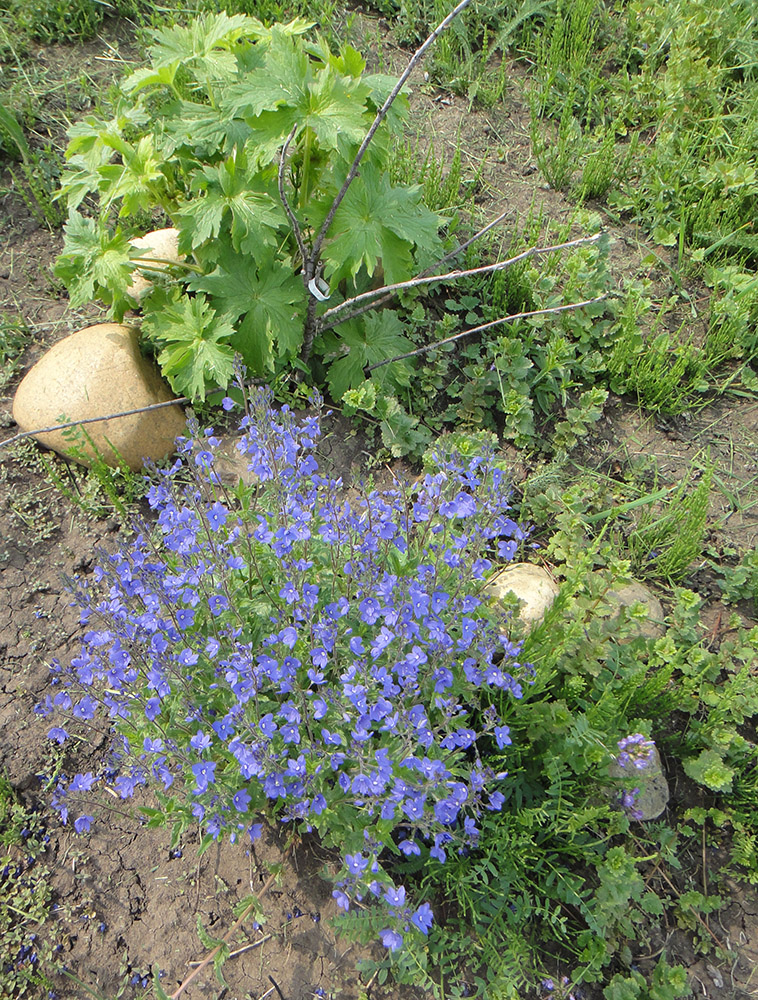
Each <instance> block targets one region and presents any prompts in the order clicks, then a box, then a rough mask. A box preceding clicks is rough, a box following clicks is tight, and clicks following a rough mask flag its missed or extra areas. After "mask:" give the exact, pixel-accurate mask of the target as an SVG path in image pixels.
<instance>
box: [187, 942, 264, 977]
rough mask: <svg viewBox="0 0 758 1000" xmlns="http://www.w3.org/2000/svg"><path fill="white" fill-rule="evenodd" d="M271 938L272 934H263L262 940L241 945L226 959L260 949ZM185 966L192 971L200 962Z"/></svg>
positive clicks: (189, 963) (188, 963)
mask: <svg viewBox="0 0 758 1000" xmlns="http://www.w3.org/2000/svg"><path fill="white" fill-rule="evenodd" d="M273 936H274V935H273V934H265V935H264V936H263V937H262V938H259V939H258V940H257V941H251V942H250V943H249V944H246V945H243V947H242V948H237V950H236V951H230V952H229V956H228V957H229V958H236V957H237V955H244V954H245V952H246V951H252V950H253V948H260V946H261V945H262V944H265V943H266V942H267V941H270V940H271V938H272V937H273ZM187 965H188V966H189V967H190V968H191V969H194V968H196V966H198V965H200V962H187Z"/></svg>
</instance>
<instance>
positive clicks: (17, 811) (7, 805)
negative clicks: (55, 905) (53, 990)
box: [0, 775, 54, 1000]
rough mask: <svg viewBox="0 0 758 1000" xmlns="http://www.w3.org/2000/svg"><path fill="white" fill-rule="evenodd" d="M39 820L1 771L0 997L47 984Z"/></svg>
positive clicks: (30, 992) (17, 997) (45, 878)
mask: <svg viewBox="0 0 758 1000" xmlns="http://www.w3.org/2000/svg"><path fill="white" fill-rule="evenodd" d="M45 839H46V838H45V834H44V830H43V829H42V828H41V826H40V822H39V818H38V817H37V816H36V815H35V814H34V813H33V812H31V811H30V810H29V809H28V807H27V806H25V805H24V804H23V803H22V802H21V800H20V799H19V798H18V796H17V795H16V793H15V792H14V790H13V788H12V787H11V785H10V783H9V782H8V780H7V778H6V777H5V776H4V775H0V996H5V997H13V998H14V1000H22V998H29V1000H33V998H36V997H39V996H40V994H41V991H42V990H43V989H44V988H49V987H50V986H51V983H50V981H49V979H48V973H49V972H51V971H52V968H53V962H54V954H53V950H52V946H51V945H50V944H49V943H48V942H47V941H46V938H45V935H44V933H43V930H44V925H45V922H46V920H47V917H48V915H49V912H50V906H51V897H52V889H51V886H50V871H49V869H48V868H47V867H46V866H45V864H44V862H43V861H42V860H41V855H42V854H43V852H44V842H45Z"/></svg>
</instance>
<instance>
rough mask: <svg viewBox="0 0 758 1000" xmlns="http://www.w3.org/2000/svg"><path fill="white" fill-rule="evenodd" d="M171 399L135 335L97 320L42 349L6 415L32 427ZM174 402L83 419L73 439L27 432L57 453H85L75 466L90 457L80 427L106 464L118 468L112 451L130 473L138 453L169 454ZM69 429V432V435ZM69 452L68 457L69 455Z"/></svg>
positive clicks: (181, 422)
mask: <svg viewBox="0 0 758 1000" xmlns="http://www.w3.org/2000/svg"><path fill="white" fill-rule="evenodd" d="M172 398H174V397H173V393H172V392H171V389H170V388H169V386H168V384H167V383H166V382H165V381H164V379H163V378H162V377H161V374H160V372H159V371H158V368H157V367H156V365H155V364H154V363H153V362H152V361H150V360H148V359H147V358H144V357H143V356H142V354H141V353H140V349H139V334H138V333H137V331H136V330H135V329H133V328H131V327H128V326H123V325H121V324H118V323H98V324H97V326H90V327H87V328H86V329H85V330H79V331H78V332H77V333H72V334H71V336H70V337H66V338H65V339H64V340H61V341H59V342H58V343H57V344H55V345H54V346H53V347H51V348H50V350H49V351H48V352H47V353H46V354H44V355H43V356H42V357H41V358H40V360H39V361H38V362H37V364H36V365H35V366H34V367H33V368H32V369H31V370H30V371H29V372H28V373H27V374H26V376H25V378H24V379H23V381H22V382H21V385H20V386H19V387H18V390H17V392H16V396H15V399H14V400H13V419H14V420H15V421H16V423H17V424H18V425H19V427H20V428H21V429H22V430H25V431H33V430H35V429H36V428H38V427H49V426H51V425H52V424H58V423H63V422H64V421H66V420H85V419H87V418H88V417H99V416H105V415H106V414H108V413H117V412H120V411H121V410H132V409H137V408H139V407H142V406H149V405H150V404H152V403H162V402H164V401H166V400H170V399H172ZM185 425H186V421H185V417H184V413H183V411H182V409H181V407H180V406H178V405H177V406H166V407H164V408H162V409H160V410H152V411H150V412H148V413H138V414H135V415H134V416H130V417H119V418H117V419H112V420H103V421H98V422H97V423H94V424H86V425H85V426H84V427H83V428H74V429H73V430H74V431H77V430H78V431H79V434H80V437H81V443H79V442H78V441H72V440H71V438H70V437H69V438H68V439H67V438H65V437H64V436H63V433H64V432H62V431H52V432H49V433H47V434H35V435H34V436H35V437H36V438H37V440H38V441H39V442H40V444H43V445H45V446H46V447H47V448H53V449H54V450H55V451H57V452H60V453H61V454H62V455H65V454H67V453H68V452H69V451H70V450H71V449H72V447H74V448H81V450H82V451H83V452H84V453H85V458H84V460H82V458H80V457H76V461H79V462H81V464H83V465H90V464H92V463H91V461H88V460H87V458H89V459H91V458H92V457H94V453H93V451H92V448H91V447H90V446H89V444H88V443H87V442H86V441H85V440H84V439H83V435H82V431H83V430H86V432H87V434H88V435H89V436H90V437H91V438H92V441H93V443H94V445H95V447H96V448H97V449H98V450H99V451H100V453H101V455H102V457H103V459H104V460H105V462H107V464H108V465H111V466H115V465H118V457H117V455H116V453H115V452H114V449H116V451H117V452H118V453H119V454H120V455H121V457H122V458H123V460H124V461H125V462H126V463H127V465H128V466H129V468H131V469H134V470H138V469H140V468H141V467H142V461H143V459H145V458H152V459H155V460H158V459H161V458H164V457H165V456H166V455H170V454H171V453H172V452H173V450H174V439H175V438H176V436H177V435H178V434H182V433H184V431H185ZM69 433H70V432H69ZM71 457H75V456H71Z"/></svg>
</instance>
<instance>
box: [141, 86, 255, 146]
mask: <svg viewBox="0 0 758 1000" xmlns="http://www.w3.org/2000/svg"><path fill="white" fill-rule="evenodd" d="M164 115H165V124H164V127H163V131H162V133H161V149H162V150H163V152H164V154H165V155H166V156H171V155H173V153H174V151H175V149H176V148H177V147H179V146H188V147H189V148H190V149H192V150H193V151H198V150H199V153H198V155H202V156H205V157H207V158H214V159H215V157H216V156H217V155H218V154H219V153H221V154H222V155H223V156H229V155H231V153H232V152H233V150H234V149H235V147H240V148H241V147H243V146H244V144H245V142H246V141H247V139H248V138H249V136H250V126H249V125H248V124H247V122H245V121H244V120H243V119H242V118H236V117H234V116H233V115H229V114H227V113H226V112H225V111H222V110H221V109H219V108H214V107H211V106H210V105H208V104H200V103H198V102H196V101H184V100H183V101H178V102H176V103H174V104H170V105H167V106H166V107H165V108H164Z"/></svg>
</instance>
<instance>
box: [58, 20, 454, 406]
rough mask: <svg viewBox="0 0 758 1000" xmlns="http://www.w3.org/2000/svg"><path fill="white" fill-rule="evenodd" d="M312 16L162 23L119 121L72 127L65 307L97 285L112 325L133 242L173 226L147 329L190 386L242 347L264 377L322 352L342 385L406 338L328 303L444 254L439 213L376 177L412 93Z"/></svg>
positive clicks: (176, 378)
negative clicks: (272, 21)
mask: <svg viewBox="0 0 758 1000" xmlns="http://www.w3.org/2000/svg"><path fill="white" fill-rule="evenodd" d="M459 6H461V7H462V6H464V5H459ZM310 27H311V26H310V25H309V24H308V23H307V22H305V21H303V20H295V21H292V22H291V23H290V24H287V25H275V26H273V27H271V28H266V27H264V26H263V25H262V24H261V23H260V22H258V21H256V20H255V19H254V18H251V17H247V16H245V15H235V16H232V17H230V16H228V15H227V14H223V13H222V14H218V15H210V16H206V17H202V18H199V19H197V20H196V21H195V22H194V23H193V24H192V25H190V26H188V27H173V28H167V29H161V30H159V31H156V32H154V34H153V44H152V45H151V46H150V49H149V65H147V66H145V67H144V68H140V69H137V70H136V71H134V72H132V73H131V74H130V75H129V76H127V77H126V79H125V80H124V81H123V82H122V83H121V85H120V87H119V91H118V97H117V100H116V104H115V108H114V114H113V117H112V118H111V119H110V120H105V119H104V118H100V117H97V116H95V115H92V116H89V117H87V118H86V119H85V120H84V121H82V122H80V123H78V124H76V125H75V126H74V127H73V128H72V130H71V134H70V138H71V141H70V145H69V148H68V152H67V158H68V168H67V170H66V172H65V174H64V176H63V180H62V197H65V199H66V200H67V203H68V209H69V221H68V224H67V227H66V243H65V247H64V251H63V253H62V255H61V257H60V258H59V260H58V262H57V265H56V273H57V275H58V276H59V277H60V278H62V280H63V281H64V282H65V283H66V285H67V286H68V289H69V292H70V295H71V300H72V303H73V304H74V305H80V304H82V303H83V302H85V301H88V300H89V299H91V298H93V297H96V298H100V299H101V300H103V301H104V302H106V303H107V304H109V305H110V306H111V310H112V314H113V316H114V317H115V318H116V319H121V318H122V317H123V315H124V313H125V312H126V311H127V310H129V309H133V308H135V307H136V306H137V304H138V303H137V295H136V290H135V286H134V285H133V283H132V282H133V273H134V270H135V268H136V267H138V266H139V264H140V257H144V256H145V254H146V251H144V250H138V249H135V247H134V246H132V245H131V244H130V242H129V240H130V238H133V237H134V236H135V235H136V234H138V233H139V232H140V231H144V229H145V228H146V227H148V224H149V223H150V222H152V224H153V225H155V224H157V223H158V222H160V224H162V225H171V226H174V227H175V228H176V229H178V232H179V236H178V249H179V253H180V255H182V256H183V258H184V263H183V264H180V265H176V266H174V267H172V268H170V269H169V270H168V271H167V272H166V273H165V275H164V276H163V277H162V278H160V280H155V281H154V283H153V285H152V287H151V289H150V291H149V294H148V295H147V297H146V298H144V299H143V300H142V302H141V307H142V310H143V316H144V318H143V324H142V329H143V332H144V333H145V334H146V336H147V338H148V340H150V341H152V342H153V343H154V345H155V346H156V348H157V349H158V352H159V355H158V360H159V362H160V364H161V366H162V368H163V371H164V374H165V375H166V376H167V377H168V378H169V380H170V381H171V383H172V385H173V387H174V389H175V390H177V391H178V392H181V393H184V394H186V395H188V396H190V397H192V398H203V397H204V395H205V393H206V391H207V390H208V388H209V387H210V386H217V385H219V384H221V385H225V384H226V383H227V382H228V379H229V377H230V375H231V372H232V362H233V358H234V354H235V352H236V353H239V354H240V355H241V356H242V359H243V361H244V362H245V364H246V365H247V366H248V369H249V370H250V371H251V372H252V373H255V374H257V375H261V376H265V377H267V378H271V377H272V376H275V375H276V374H277V373H278V372H280V371H282V370H284V369H291V368H292V366H293V365H296V366H297V365H299V366H301V367H302V366H303V365H304V364H305V363H309V365H310V364H314V365H315V366H317V369H318V370H317V372H316V374H317V376H318V377H320V378H323V379H325V381H326V382H327V384H328V385H329V387H330V389H331V392H332V394H333V395H334V396H335V397H337V398H340V397H341V396H342V395H343V394H344V392H346V391H347V390H349V389H351V388H356V387H358V386H359V385H361V384H362V383H363V382H364V380H365V376H364V369H365V368H367V367H368V366H370V365H371V364H373V363H376V362H378V361H382V360H385V359H387V358H389V357H392V356H393V355H395V354H399V353H403V351H404V350H407V349H408V348H409V346H410V343H409V341H407V340H406V339H405V337H404V336H403V329H402V325H401V323H400V321H399V318H398V314H397V313H396V312H394V311H392V310H388V309H384V310H383V311H382V312H380V313H375V314H373V315H372V316H369V317H366V316H365V315H355V316H353V317H352V318H348V314H349V312H350V310H349V309H346V310H343V311H342V312H341V313H340V315H339V317H338V316H337V315H333V314H334V312H335V306H341V305H342V303H344V302H346V301H347V300H349V299H351V298H353V297H355V296H356V295H360V294H362V293H365V292H367V291H370V290H371V289H372V288H376V287H377V286H381V285H383V284H384V283H390V284H395V283H398V282H404V281H407V280H409V279H411V278H412V277H413V276H414V275H416V274H417V273H418V272H419V271H420V270H422V269H423V268H425V267H427V266H428V265H429V264H431V263H433V262H434V261H435V259H436V258H438V257H439V256H440V251H441V241H440V238H439V235H438V232H439V228H440V225H441V223H442V219H441V218H440V217H439V216H438V215H436V214H435V213H433V212H431V211H430V210H428V209H427V208H426V207H425V206H424V204H423V202H422V199H421V192H420V189H419V188H418V187H414V186H409V185H392V184H391V183H390V180H389V176H388V164H389V157H390V151H391V144H392V142H393V139H394V137H395V136H396V135H397V133H398V131H399V130H400V128H401V126H402V121H403V117H404V115H405V113H406V111H407V108H408V101H407V97H406V96H405V95H404V94H402V93H398V95H397V97H396V99H395V98H393V97H392V92H393V85H396V84H397V81H395V80H394V79H392V78H389V77H386V76H383V75H377V74H373V75H369V74H365V73H364V69H365V63H364V61H363V59H362V58H361V56H360V55H359V54H358V52H356V51H355V49H353V48H351V47H350V46H348V45H345V46H343V47H342V48H341V50H340V51H339V53H338V54H336V55H335V54H333V53H332V52H331V51H330V49H329V47H328V45H327V44H326V42H325V41H324V40H323V39H321V38H318V37H316V38H315V39H314V40H308V39H307V38H306V37H305V34H306V32H307V31H308V29H309V28H310ZM396 89H397V90H398V91H399V87H396ZM147 256H148V257H150V256H151V255H150V253H149V252H147ZM327 300H328V301H327ZM327 309H330V310H331V314H330V318H329V319H328V320H324V318H323V315H322V314H323V313H324V312H325V311H326V310H327ZM353 311H355V310H353ZM332 315H333V318H331V316H332ZM343 317H344V320H343ZM330 330H333V331H334V332H329V331H330ZM408 373H409V369H408V366H407V364H404V363H395V364H393V365H387V366H384V367H382V368H380V369H378V371H377V373H376V375H375V376H374V382H375V385H376V387H377V388H378V389H379V390H380V393H384V394H391V393H392V390H393V389H394V388H395V387H397V386H398V385H402V384H407V380H408Z"/></svg>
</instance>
